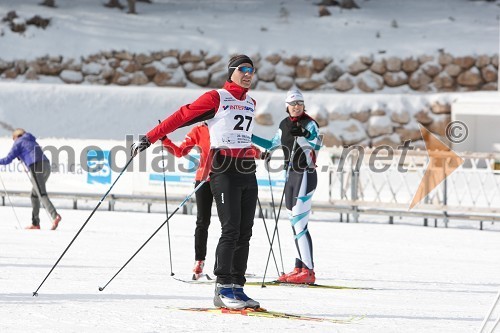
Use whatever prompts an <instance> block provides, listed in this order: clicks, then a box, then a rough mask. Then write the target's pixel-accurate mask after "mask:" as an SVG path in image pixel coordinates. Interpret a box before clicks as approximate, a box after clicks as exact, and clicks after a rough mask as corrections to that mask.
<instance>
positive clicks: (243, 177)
mask: <svg viewBox="0 0 500 333" xmlns="http://www.w3.org/2000/svg"><path fill="white" fill-rule="evenodd" d="M210 187H211V189H212V193H213V196H214V199H215V202H216V204H217V213H218V215H219V219H220V222H221V229H222V231H221V236H220V239H219V244H218V245H217V250H216V253H215V268H214V274H215V275H216V276H217V283H222V284H230V283H235V284H239V285H244V284H245V282H246V279H245V272H246V269H247V261H248V250H249V243H250V238H251V237H252V227H253V220H254V216H255V206H256V205H257V195H258V187H257V179H256V178H255V173H253V172H252V173H238V172H234V171H223V172H221V173H212V174H211V175H210Z"/></svg>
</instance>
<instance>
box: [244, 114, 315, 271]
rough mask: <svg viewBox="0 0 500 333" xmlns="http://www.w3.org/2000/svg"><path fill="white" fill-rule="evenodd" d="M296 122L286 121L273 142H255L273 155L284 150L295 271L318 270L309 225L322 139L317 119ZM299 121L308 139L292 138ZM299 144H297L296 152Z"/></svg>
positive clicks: (304, 117) (307, 117)
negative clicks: (296, 269) (293, 240)
mask: <svg viewBox="0 0 500 333" xmlns="http://www.w3.org/2000/svg"><path fill="white" fill-rule="evenodd" d="M296 118H297V119H292V118H291V117H286V118H285V119H283V121H281V123H280V125H279V129H278V131H277V133H276V135H275V136H274V138H273V139H272V140H271V141H269V140H266V139H263V138H260V137H257V136H255V135H254V136H253V139H252V141H253V142H254V143H255V144H257V145H259V146H261V147H263V148H265V149H268V150H270V151H273V149H275V148H277V147H279V146H282V148H283V152H284V157H285V162H286V164H285V166H289V173H288V179H287V182H286V184H285V205H286V209H287V211H288V215H289V218H290V223H291V225H292V229H293V233H294V235H295V245H296V248H297V257H296V260H295V267H297V268H309V269H314V261H313V245H312V239H311V235H310V233H309V229H308V226H307V225H308V221H309V214H310V212H311V199H312V196H313V194H314V191H315V190H316V185H317V182H318V177H317V174H316V164H315V163H316V156H317V154H318V151H319V149H320V148H321V138H320V137H319V126H318V124H317V123H316V121H314V119H312V118H311V117H309V116H308V115H307V114H306V113H303V114H302V115H301V116H300V117H296ZM295 121H297V122H298V123H300V125H301V126H302V127H303V128H305V129H306V130H307V131H308V132H309V135H308V136H307V137H294V136H292V135H291V134H290V130H291V128H292V126H293V125H294V122H295ZM295 140H297V143H296V144H295V150H294V151H293V152H292V149H293V147H294V142H295ZM291 156H292V161H291V162H290V157H291Z"/></svg>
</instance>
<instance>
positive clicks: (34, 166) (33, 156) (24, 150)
mask: <svg viewBox="0 0 500 333" xmlns="http://www.w3.org/2000/svg"><path fill="white" fill-rule="evenodd" d="M12 140H14V144H13V145H12V148H11V150H10V152H9V154H8V155H7V156H6V157H4V158H2V159H0V165H6V164H9V163H11V162H12V161H13V160H14V159H15V158H18V159H20V160H21V161H22V162H23V163H24V165H25V166H27V167H28V169H29V173H30V174H31V177H30V179H31V183H32V184H33V190H32V191H31V206H32V207H33V213H32V217H31V219H32V224H31V225H30V226H28V227H26V229H40V217H39V216H38V215H39V213H40V200H41V201H42V204H43V207H45V209H46V210H47V211H48V212H49V214H50V216H51V218H52V227H51V230H55V229H56V228H57V226H58V225H59V222H61V215H59V214H58V213H57V211H56V209H55V208H54V205H53V204H52V202H51V201H50V199H49V197H48V195H47V190H46V189H45V183H46V182H47V179H48V178H49V176H50V162H49V160H48V159H47V157H45V155H44V154H43V151H42V148H41V147H40V145H39V144H38V143H37V142H36V138H35V137H34V136H33V135H32V134H30V133H27V132H26V131H25V130H23V129H22V128H18V129H16V130H14V132H12Z"/></svg>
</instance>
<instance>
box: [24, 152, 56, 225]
mask: <svg viewBox="0 0 500 333" xmlns="http://www.w3.org/2000/svg"><path fill="white" fill-rule="evenodd" d="M50 171H51V170H50V163H49V162H48V161H45V160H44V161H39V162H35V163H33V164H31V165H30V166H29V173H30V175H31V177H30V179H31V183H32V185H33V189H32V190H31V206H32V207H33V211H32V213H31V221H32V224H33V225H40V216H39V214H40V201H41V202H42V204H43V207H45V209H46V210H47V211H48V212H49V215H50V216H51V218H52V219H55V218H56V217H57V211H56V209H55V208H54V205H53V204H52V202H51V201H50V199H49V196H48V195H47V189H46V188H45V183H46V182H47V179H49V176H50ZM39 194H40V196H39ZM50 222H52V221H50Z"/></svg>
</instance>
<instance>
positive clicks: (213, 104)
mask: <svg viewBox="0 0 500 333" xmlns="http://www.w3.org/2000/svg"><path fill="white" fill-rule="evenodd" d="M223 88H224V89H226V90H227V91H229V93H230V94H231V95H233V97H234V98H237V99H238V100H240V101H242V100H244V99H245V98H246V94H247V91H248V89H247V88H243V87H241V86H239V85H237V84H236V83H234V82H227V81H226V83H224V87H223ZM253 102H254V104H255V100H253ZM219 103H220V97H219V93H218V92H217V90H210V91H208V92H206V93H204V94H203V95H201V96H200V97H199V98H198V99H197V100H196V101H194V102H193V103H191V104H187V105H184V106H182V107H181V108H180V109H179V110H177V111H176V112H174V113H173V114H172V115H170V116H169V117H168V118H167V119H165V120H164V121H162V122H161V124H159V125H158V126H156V127H155V128H153V129H152V130H151V131H149V132H148V133H147V134H146V136H147V137H148V139H149V142H151V143H155V142H156V141H158V140H159V139H160V138H162V137H163V136H165V135H167V134H169V133H172V132H173V131H175V130H176V129H178V128H180V127H184V126H189V125H192V124H195V123H198V122H201V121H204V120H207V119H211V118H213V117H214V116H215V113H216V112H217V110H219Z"/></svg>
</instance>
